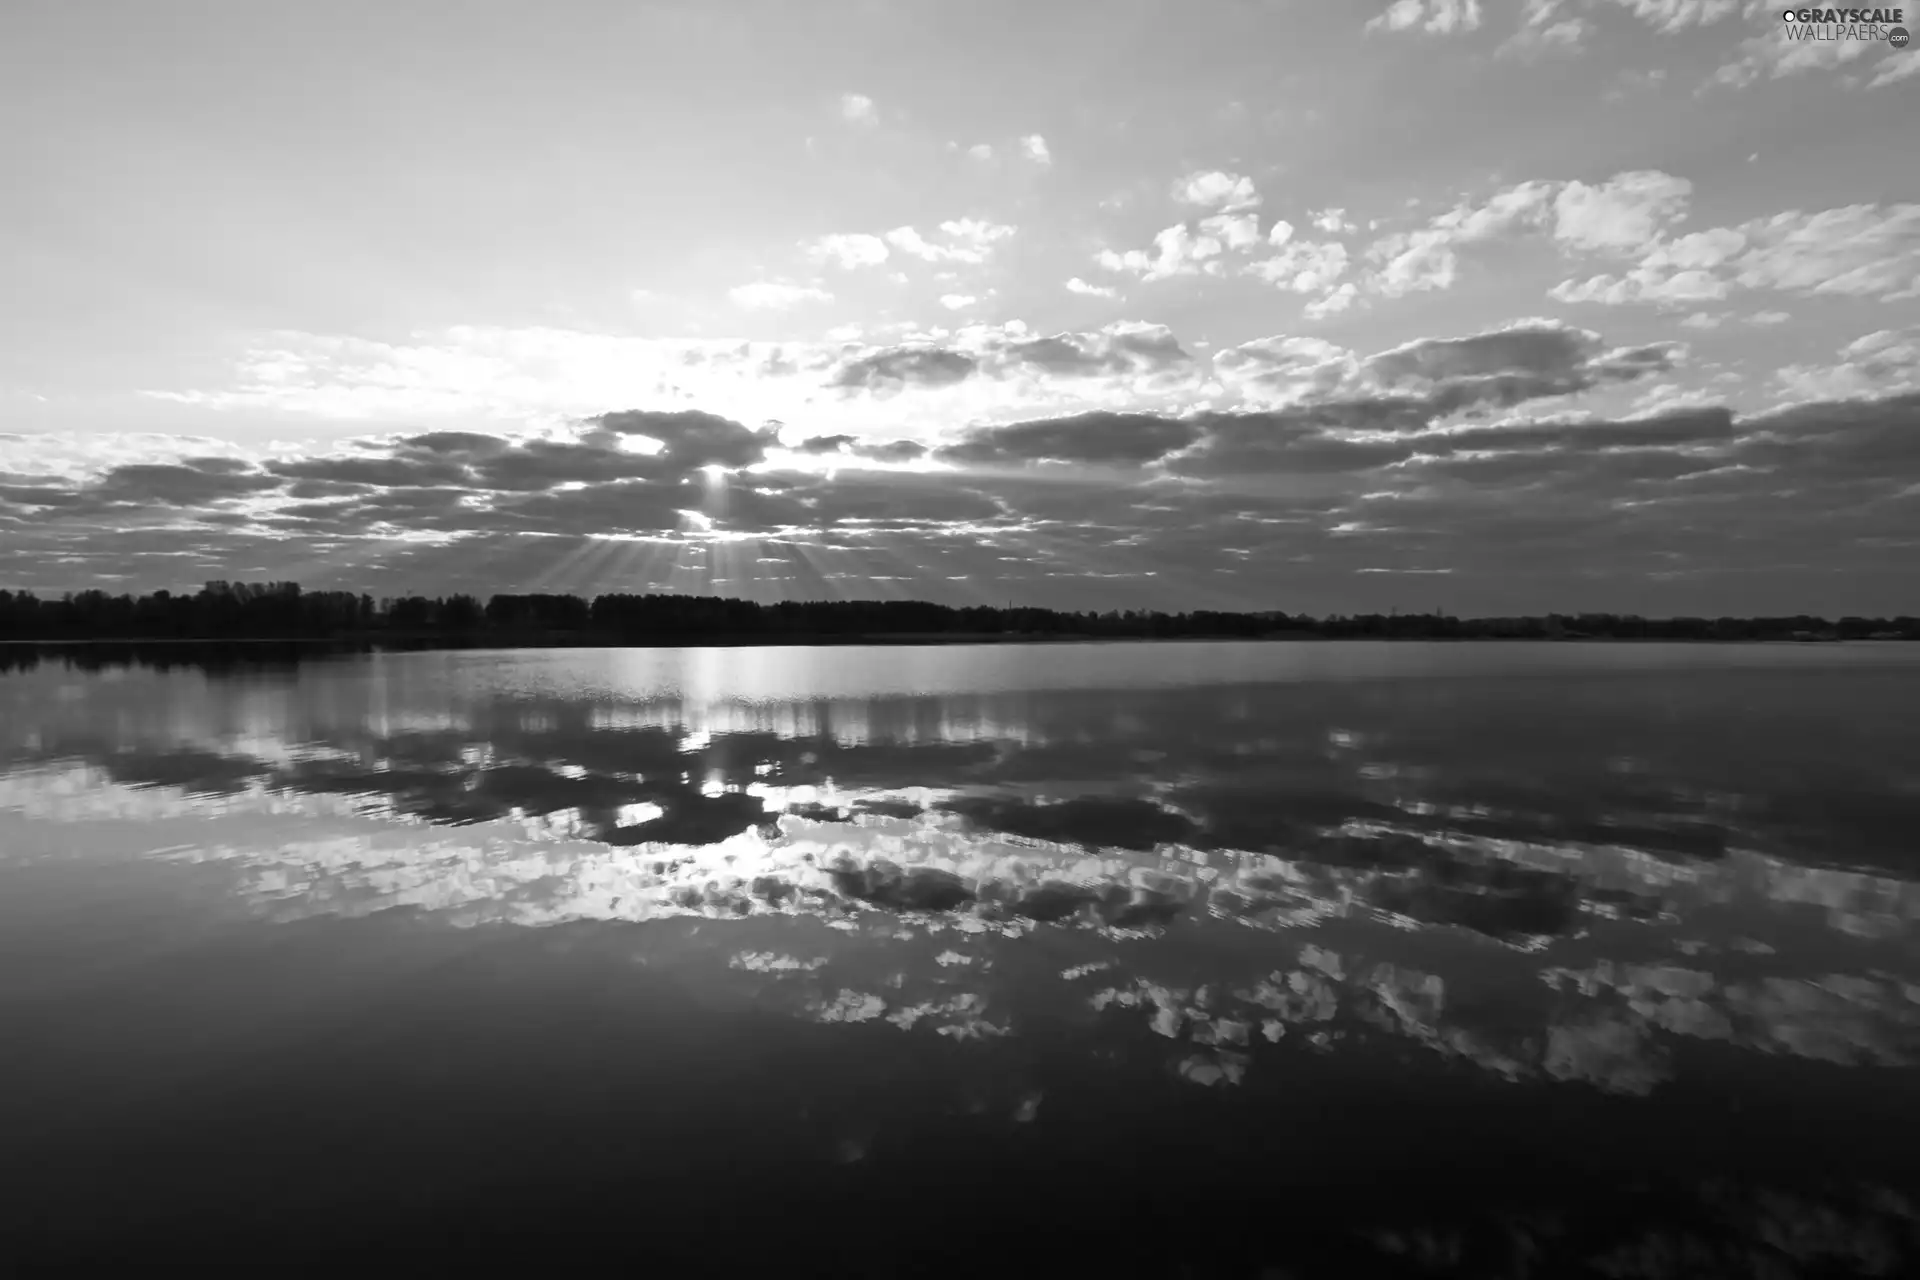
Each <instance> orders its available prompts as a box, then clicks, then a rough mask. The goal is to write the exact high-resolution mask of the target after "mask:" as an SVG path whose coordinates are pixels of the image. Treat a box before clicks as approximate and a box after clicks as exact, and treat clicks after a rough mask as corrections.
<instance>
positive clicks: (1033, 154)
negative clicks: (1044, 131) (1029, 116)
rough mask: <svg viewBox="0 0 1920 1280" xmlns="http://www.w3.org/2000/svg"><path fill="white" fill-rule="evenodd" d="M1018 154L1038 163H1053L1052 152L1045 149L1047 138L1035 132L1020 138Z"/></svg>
mask: <svg viewBox="0 0 1920 1280" xmlns="http://www.w3.org/2000/svg"><path fill="white" fill-rule="evenodd" d="M1020 154H1021V155H1023V156H1025V157H1026V158H1027V159H1029V160H1031V161H1033V162H1034V163H1035V164H1038V165H1050V164H1052V163H1053V152H1051V151H1049V150H1048V149H1047V140H1046V139H1045V138H1043V137H1041V136H1040V135H1039V134H1037V133H1030V134H1028V135H1027V136H1026V137H1024V138H1022V139H1020Z"/></svg>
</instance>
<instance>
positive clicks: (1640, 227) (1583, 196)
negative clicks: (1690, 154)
mask: <svg viewBox="0 0 1920 1280" xmlns="http://www.w3.org/2000/svg"><path fill="white" fill-rule="evenodd" d="M1692 193H1693V184H1692V183H1691V182H1688V181H1687V180H1686V179H1685V178H1676V177H1674V176H1673V175H1671V174H1666V173H1661V172H1659V171H1658V170H1635V171H1633V172H1629V173H1619V174H1615V175H1614V176H1613V177H1611V178H1609V179H1608V180H1607V181H1606V182H1604V183H1600V184H1599V185H1597V186H1588V185H1587V184H1586V183H1583V182H1569V183H1567V184H1566V185H1565V186H1563V187H1561V188H1560V190H1559V193H1558V194H1557V195H1555V197H1554V202H1553V207H1554V228H1553V235H1554V239H1556V240H1558V241H1559V242H1560V243H1561V244H1563V245H1566V246H1568V247H1571V248H1574V249H1583V250H1588V251H1592V252H1598V253H1618V252H1631V251H1633V250H1637V249H1641V248H1643V247H1645V246H1646V245H1648V244H1650V243H1652V242H1653V241H1654V240H1655V239H1657V238H1658V237H1659V236H1660V235H1661V233H1662V232H1663V231H1664V230H1665V229H1666V227H1667V226H1668V225H1669V224H1670V223H1672V222H1674V221H1676V220H1678V219H1679V218H1681V217H1683V216H1684V215H1685V213H1686V208H1687V201H1688V199H1689V197H1690V196H1691V195H1692Z"/></svg>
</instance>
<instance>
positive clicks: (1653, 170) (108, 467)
mask: <svg viewBox="0 0 1920 1280" xmlns="http://www.w3.org/2000/svg"><path fill="white" fill-rule="evenodd" d="M1908 17H1909V18H1912V17H1920V14H1909V15H1908ZM1910 25H1920V24H1910ZM1916 107H1920V50H1916V49H1915V48H1914V47H1913V46H1911V45H1909V46H1908V47H1907V48H1905V49H1897V48H1894V47H1892V46H1891V45H1890V44H1889V43H1888V42H1886V41H1884V40H1879V41H1875V40H1827V41H1801V40H1794V39H1791V38H1789V35H1788V33H1787V31H1786V29H1785V24H1784V23H1783V22H1782V20H1781V14H1780V12H1779V10H1778V9H1777V8H1773V7H1768V6H1766V5H1762V4H1758V3H1747V2H1745V0H1395V2H1394V3H1384V2H1383V0H1363V2H1360V3H1355V4H1352V5H1314V4H1306V3H1296V2H1293V0H1047V2H1046V3H1034V2H1033V0H1022V2H1021V3H1012V2H1011V0H977V2H976V3H972V4H968V5H953V4H934V3H931V2H923V0H886V2H882V0H815V2H812V3H808V4H805V5H801V4H787V3H777V2H775V0H626V2H624V3H616V2H614V0H549V2H548V3H545V4H541V5H532V4H526V3H505V2H502V0H461V2H460V3H453V2H452V0H388V2H386V3H379V4H363V3H359V2H358V0H337V2H336V3H333V4H329V5H326V6H319V7H314V6H305V5H302V6H295V5H292V4H283V3H274V2H264V3H263V2H261V0H247V2H244V3H242V2H237V0H236V2H234V3H226V2H225V0H193V2H191V3H185V2H183V3H177V4H165V5H162V4H150V3H121V2H119V0H85V2H76V0H15V2H14V3H11V4H9V5H8V6H7V7H6V10H5V14H4V16H0V108H3V109H4V112H5V114H6V117H7V118H9V119H12V120H15V121H30V122H31V124H30V126H29V127H16V128H14V129H11V130H8V131H7V132H6V134H5V136H4V137H0V162H4V165H5V169H6V172H7V173H8V174H9V176H10V180H9V183H8V186H9V194H8V197H7V199H6V200H5V201H4V202H0V585H11V586H16V587H20V586H24V587H30V588H33V589H36V590H40V591H58V590H64V589H81V588H87V587H102V588H106V589H109V590H116V591H118V590H146V589H152V588H155V587H162V586H166V587H172V588H175V589H178V588H180V587H183V586H193V585H197V584H198V583H199V582H201V581H203V580H205V579H207V578H214V577H225V578H266V577H272V578H295V579H297V580H299V581H301V582H302V583H304V584H305V585H307V586H309V587H322V586H346V587H353V588H355V589H366V590H371V591H375V592H397V591H407V590H418V591H426V592H436V593H437V592H441V591H446V590H451V589H467V590H474V591H478V592H480V593H482V594H484V593H486V592H490V591H494V590H564V591H576V592H582V593H593V592H598V591H605V590H628V591H642V590H649V589H652V590H678V591H698V592H706V591H712V592H715V593H719V594H734V595H745V596H751V597H755V598H760V599H773V598H779V597H782V596H797V597H802V598H824V597H916V598H932V599H940V600H944V601H948V602H952V603H971V602H980V601H991V602H995V603H1005V602H1006V601H1008V600H1014V601H1019V602H1022V603H1047V604H1055V605H1060V606H1064V607H1074V608H1108V607H1138V606H1155V607H1163V608H1195V607H1214V608H1219V607H1229V608H1231V607H1244V608H1260V609H1270V608H1283V609H1287V610H1290V611H1300V610H1306V611H1311V612H1318V613H1324V612H1336V611H1354V610H1361V609H1383V610H1384V609H1386V608H1389V607H1398V608H1401V609H1403V610H1407V609H1428V608H1444V609H1448V610H1451V611H1453V612H1458V613H1500V612H1546V611H1548V610H1555V609H1559V610H1572V609H1582V608H1594V609H1617V610H1635V611H1640V612H1646V613H1676V612H1678V613H1720V612H1738V613H1753V612H1758V613H1765V612H1798V611H1801V610H1808V611H1814V612H1827V613H1832V614H1838V613H1843V612H1885V613H1897V612H1912V611H1913V608H1914V594H1913V588H1914V586H1915V583H1916V575H1915V573H1914V570H1913V567H1912V566H1913V565H1914V563H1916V561H1920V555H1916V548H1917V547H1920V179H1916V178H1915V177H1914V175H1913V172H1912V167H1911V165H1910V164H1907V163H1905V162H1903V161H1901V160H1899V159H1898V157H1900V156H1902V155H1911V154H1912V149H1913V133H1912V124H1911V121H1912V120H1913V118H1914V112H1915V108H1916Z"/></svg>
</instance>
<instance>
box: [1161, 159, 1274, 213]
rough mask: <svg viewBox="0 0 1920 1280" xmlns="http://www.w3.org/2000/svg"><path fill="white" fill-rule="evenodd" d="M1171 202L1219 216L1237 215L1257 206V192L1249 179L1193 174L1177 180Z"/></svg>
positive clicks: (1208, 172)
mask: <svg viewBox="0 0 1920 1280" xmlns="http://www.w3.org/2000/svg"><path fill="white" fill-rule="evenodd" d="M1173 198H1174V199H1175V200H1178V201H1179V202H1180V203H1182V204H1193V205H1199V206H1201V207H1202V208H1207V209H1218V210H1220V211H1221V212H1223V213H1237V212H1239V211H1241V210H1243V209H1253V208H1257V207H1259V204H1260V192H1259V190H1258V189H1257V188H1256V187H1255V186H1254V185H1253V179H1252V178H1249V177H1246V176H1245V175H1243V174H1238V173H1226V172H1223V171H1221V170H1218V169H1210V170H1196V171H1195V172H1193V173H1190V174H1188V175H1187V176H1186V177H1184V178H1181V179H1179V180H1178V181H1177V182H1175V183H1174V184H1173Z"/></svg>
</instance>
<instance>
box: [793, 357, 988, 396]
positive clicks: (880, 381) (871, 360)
mask: <svg viewBox="0 0 1920 1280" xmlns="http://www.w3.org/2000/svg"><path fill="white" fill-rule="evenodd" d="M977 368H979V362H978V361H977V360H975V359H974V357H972V356H970V355H968V354H966V353H965V352H961V351H953V350H949V349H947V348H943V347H925V346H920V347H913V346H904V347H890V348H886V349H884V350H880V351H875V352H871V353H869V354H866V355H862V356H860V357H858V358H856V359H853V360H849V361H847V362H846V363H844V364H842V365H841V366H840V367H839V368H838V369H836V370H835V371H834V374H833V378H832V380H831V381H830V382H829V384H828V385H829V386H833V387H837V388H839V389H841V390H845V391H864V392H866V393H868V394H870V395H892V394H895V393H897V392H899V391H902V390H904V389H906V388H909V387H945V386H951V385H953V384H954V383H956V382H962V381H964V380H966V379H967V378H970V377H972V376H973V373H974V371H975V370H976V369H977Z"/></svg>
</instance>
